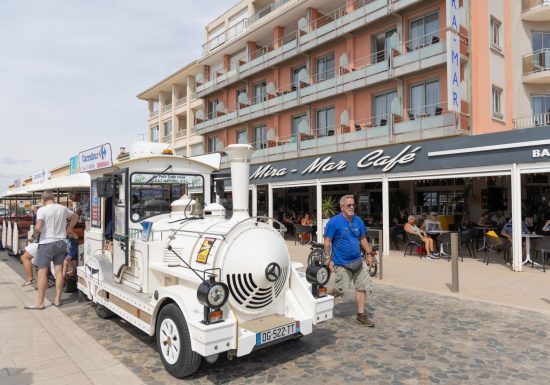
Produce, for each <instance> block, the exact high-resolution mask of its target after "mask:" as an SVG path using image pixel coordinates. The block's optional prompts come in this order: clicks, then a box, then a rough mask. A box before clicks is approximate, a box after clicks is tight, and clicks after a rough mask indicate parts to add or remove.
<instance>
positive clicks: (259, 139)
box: [254, 124, 267, 148]
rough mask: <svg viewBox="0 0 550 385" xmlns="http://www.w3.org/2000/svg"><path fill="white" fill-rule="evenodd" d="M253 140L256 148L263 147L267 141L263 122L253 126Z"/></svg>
mask: <svg viewBox="0 0 550 385" xmlns="http://www.w3.org/2000/svg"><path fill="white" fill-rule="evenodd" d="M254 141H255V142H256V148H265V147H266V143H267V134H266V127H265V124H264V125H261V126H257V127H254Z"/></svg>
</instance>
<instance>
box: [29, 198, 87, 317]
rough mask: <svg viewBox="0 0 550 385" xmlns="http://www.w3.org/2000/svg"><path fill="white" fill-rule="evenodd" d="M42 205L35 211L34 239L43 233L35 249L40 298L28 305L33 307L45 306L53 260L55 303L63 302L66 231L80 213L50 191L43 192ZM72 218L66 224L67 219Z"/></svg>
mask: <svg viewBox="0 0 550 385" xmlns="http://www.w3.org/2000/svg"><path fill="white" fill-rule="evenodd" d="M42 200H43V201H44V206H42V207H41V208H40V209H39V210H38V212H37V213H36V225H35V226H34V232H33V235H32V238H33V239H36V238H37V237H38V235H39V234H40V241H39V242H38V251H37V253H36V258H35V261H34V262H35V263H34V264H35V265H36V266H37V267H38V282H37V286H38V299H37V301H36V303H35V304H34V305H29V306H25V308H26V309H30V310H42V309H44V296H45V294H46V288H47V286H48V266H50V264H51V262H52V261H53V264H54V266H55V291H56V293H55V300H54V302H53V304H54V306H60V305H61V293H62V290H63V283H64V282H63V272H62V267H63V261H64V260H65V251H66V250H67V246H66V244H65V238H67V231H69V232H72V230H73V228H74V226H75V224H76V221H77V220H78V215H76V214H75V213H73V212H72V211H71V210H69V209H68V208H67V207H65V206H62V205H60V204H57V203H55V196H54V194H53V193H52V192H51V191H44V192H43V193H42ZM68 219H70V220H71V222H70V224H69V226H68V228H67V220H68Z"/></svg>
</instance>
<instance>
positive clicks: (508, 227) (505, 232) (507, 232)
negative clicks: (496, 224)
mask: <svg viewBox="0 0 550 385" xmlns="http://www.w3.org/2000/svg"><path fill="white" fill-rule="evenodd" d="M521 233H522V234H529V229H528V228H527V226H525V223H524V222H523V221H521ZM500 235H502V236H503V237H505V238H507V239H508V240H510V245H511V247H512V245H513V239H512V237H513V236H512V218H511V217H510V219H509V220H508V222H506V224H505V225H504V227H503V228H502V231H501V232H500ZM522 245H523V254H525V239H524V240H522Z"/></svg>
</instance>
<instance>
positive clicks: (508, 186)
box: [138, 0, 550, 270]
mask: <svg viewBox="0 0 550 385" xmlns="http://www.w3.org/2000/svg"><path fill="white" fill-rule="evenodd" d="M138 97H139V98H140V99H143V100H146V101H147V102H148V108H149V120H148V128H149V139H150V140H152V141H163V142H168V143H170V144H171V146H172V147H173V148H174V149H175V150H176V152H177V153H178V154H183V155H187V156H192V155H198V154H202V153H209V152H218V151H222V150H223V148H224V147H225V146H226V145H229V144H232V143H251V144H253V145H254V146H255V147H256V149H257V150H256V152H255V153H254V155H253V160H252V171H251V174H252V176H251V195H252V199H251V202H252V207H251V211H252V213H253V214H254V215H256V214H267V215H269V216H277V212H278V211H286V210H290V209H292V210H296V211H310V212H313V213H315V215H316V218H317V219H318V223H321V222H322V212H321V211H322V200H323V197H325V196H327V195H332V196H338V195H342V194H344V193H350V192H351V193H354V194H355V195H356V196H358V202H357V203H358V204H359V207H358V209H359V212H360V213H361V214H362V215H366V214H373V215H380V216H381V218H382V224H383V228H384V230H385V231H384V240H385V242H384V252H387V250H388V249H387V247H388V245H389V235H388V231H386V230H387V229H389V227H390V225H391V217H392V216H393V215H394V214H395V211H398V209H399V208H406V209H407V210H408V211H410V212H413V213H415V214H421V213H422V212H425V211H432V210H433V211H437V212H439V213H441V214H443V215H444V216H445V215H446V216H449V223H450V224H453V222H456V221H457V220H458V217H459V216H462V217H463V216H464V215H466V214H468V215H469V216H470V220H472V221H473V222H475V221H476V220H477V217H478V216H479V215H480V214H481V212H482V211H483V210H485V209H488V210H492V211H495V210H503V211H505V212H506V213H507V216H512V217H513V218H514V224H515V226H514V231H515V236H516V237H521V233H520V232H519V231H520V230H519V228H520V226H519V221H520V217H521V215H522V214H523V215H525V214H527V215H530V216H531V217H533V216H535V217H536V215H537V213H535V212H526V211H535V208H534V207H531V206H532V205H533V204H535V202H536V204H537V205H538V207H540V206H541V205H542V206H545V208H546V209H548V208H549V207H548V204H547V202H550V187H547V186H550V185H548V182H549V180H548V175H547V173H548V171H550V165H549V164H547V163H546V161H545V158H546V155H543V154H545V152H544V148H541V146H544V145H547V144H550V143H546V139H545V138H547V137H548V134H549V133H550V130H549V129H548V127H546V126H547V125H548V124H549V123H550V1H548V0H522V1H517V0H475V1H473V0H276V1H272V0H271V1H262V0H256V1H253V0H243V1H240V2H239V3H238V4H236V5H234V6H233V7H232V8H231V9H229V10H228V11H227V12H225V13H224V14H223V15H220V16H219V17H217V18H216V19H214V20H213V21H212V22H210V23H209V24H208V25H207V26H206V33H205V42H204V44H203V45H202V56H201V57H200V58H197V60H196V61H195V62H193V63H192V64H190V65H188V66H186V67H184V68H183V69H181V70H180V71H178V72H176V73H175V74H173V75H171V76H169V77H167V78H166V79H164V80H162V81H160V82H159V83H157V84H156V85H154V86H153V87H151V88H149V89H148V90H146V91H144V92H142V93H141V94H139V95H138ZM428 150H430V151H428ZM536 151H538V152H536ZM537 154H538V156H536V155H537ZM549 155H550V154H549ZM384 157H387V158H384ZM222 159H223V158H222ZM390 163H391V164H390ZM390 166H391V167H390ZM224 167H226V165H224V164H223V162H222V168H224ZM226 187H227V189H230V186H226ZM466 191H470V192H471V194H472V196H474V197H477V198H474V199H473V200H472V201H471V202H468V201H469V200H470V198H469V197H468V196H466V195H467V194H466V193H465V192H466ZM522 196H523V198H522ZM526 198H527V199H526ZM533 199H535V201H533ZM522 203H523V206H524V207H523V211H522ZM526 203H530V205H529V207H526ZM539 211H540V210H539ZM547 211H550V209H549V210H547ZM538 214H539V216H541V215H542V213H538ZM321 232H322V229H321V226H318V234H317V235H318V237H320V236H321ZM518 245H519V246H518ZM514 247H515V249H514V257H515V258H514V263H513V266H512V267H513V269H514V270H521V258H520V257H519V255H520V254H521V242H515V245H514ZM516 254H517V255H518V256H516Z"/></svg>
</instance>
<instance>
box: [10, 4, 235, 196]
mask: <svg viewBox="0 0 550 385" xmlns="http://www.w3.org/2000/svg"><path fill="white" fill-rule="evenodd" d="M235 3H236V1H228V0H208V1H206V2H199V1H192V0H158V1H150V0H47V1H44V0H2V1H0V47H1V49H2V52H1V54H0V116H1V117H2V119H1V120H0V122H1V123H0V138H1V139H0V141H1V145H0V191H4V190H6V189H7V187H8V185H9V184H11V183H13V180H14V179H15V178H17V177H23V178H25V177H28V176H30V175H31V174H32V172H33V171H36V170H39V169H42V168H51V167H55V166H59V165H61V164H63V163H66V162H68V160H69V158H70V157H71V156H72V155H76V154H77V153H78V152H79V151H81V150H85V149H88V148H91V147H94V146H97V145H99V144H102V143H106V142H110V143H111V144H112V147H113V153H114V154H116V153H118V148H119V147H120V146H129V145H130V144H131V143H132V142H134V141H136V140H140V139H141V138H142V136H141V135H139V134H140V133H145V132H146V128H147V118H146V114H147V103H146V102H144V101H141V100H138V99H137V98H136V95H137V94H138V93H139V92H141V91H143V90H145V89H147V88H148V87H150V86H151V85H153V84H155V83H156V82H158V81H159V80H161V79H163V78H165V77H166V76H167V75H169V74H171V73H173V72H174V71H176V70H178V69H179V68H181V67H183V66H185V65H186V64H187V63H189V62H190V61H192V60H194V59H196V58H198V57H199V56H200V54H201V45H202V43H204V39H205V32H204V27H205V25H206V23H208V22H209V21H211V20H213V19H214V18H215V17H217V16H219V15H220V14H221V13H223V12H224V11H225V10H227V9H229V8H230V7H231V6H232V5H233V4H235ZM206 4H207V6H206Z"/></svg>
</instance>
